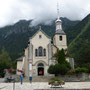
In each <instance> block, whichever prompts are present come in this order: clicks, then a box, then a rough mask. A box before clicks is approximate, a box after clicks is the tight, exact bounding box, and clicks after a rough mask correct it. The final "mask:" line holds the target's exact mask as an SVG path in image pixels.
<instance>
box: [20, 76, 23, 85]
mask: <svg viewBox="0 0 90 90" xmlns="http://www.w3.org/2000/svg"><path fill="white" fill-rule="evenodd" d="M20 82H21V84H23V75H22V74H21V75H20Z"/></svg>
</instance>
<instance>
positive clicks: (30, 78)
mask: <svg viewBox="0 0 90 90" xmlns="http://www.w3.org/2000/svg"><path fill="white" fill-rule="evenodd" d="M29 80H30V83H32V75H30V77H29Z"/></svg>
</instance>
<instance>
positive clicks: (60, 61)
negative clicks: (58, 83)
mask: <svg viewBox="0 0 90 90" xmlns="http://www.w3.org/2000/svg"><path fill="white" fill-rule="evenodd" d="M54 57H55V59H56V60H57V63H56V64H55V65H51V66H50V67H49V69H48V73H50V74H55V76H56V75H58V74H61V75H65V74H66V73H67V71H69V70H70V69H71V66H70V63H69V62H67V61H66V58H65V53H64V50H63V49H61V50H58V51H57V53H56V54H55V55H54Z"/></svg>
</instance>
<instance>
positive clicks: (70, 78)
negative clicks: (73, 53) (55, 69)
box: [58, 73, 89, 82]
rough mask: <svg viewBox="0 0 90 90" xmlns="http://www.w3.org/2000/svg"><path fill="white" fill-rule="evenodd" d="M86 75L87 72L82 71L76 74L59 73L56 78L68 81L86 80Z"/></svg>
mask: <svg viewBox="0 0 90 90" xmlns="http://www.w3.org/2000/svg"><path fill="white" fill-rule="evenodd" d="M88 76H89V74H87V73H82V74H76V75H64V76H61V75H59V76H58V78H60V79H61V80H64V81H68V82H73V81H74V82H75V81H87V80H88Z"/></svg>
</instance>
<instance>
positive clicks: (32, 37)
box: [30, 28, 51, 39]
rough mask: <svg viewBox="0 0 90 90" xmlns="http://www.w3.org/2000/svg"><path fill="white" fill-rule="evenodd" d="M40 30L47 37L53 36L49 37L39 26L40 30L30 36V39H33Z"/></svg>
mask: <svg viewBox="0 0 90 90" xmlns="http://www.w3.org/2000/svg"><path fill="white" fill-rule="evenodd" d="M39 31H41V32H42V33H43V34H44V35H45V36H46V37H47V38H49V39H51V37H49V36H48V35H47V34H46V33H45V32H44V31H43V30H42V29H41V28H39V30H38V31H37V32H36V33H35V34H34V35H33V36H32V37H30V39H32V38H33V37H34V36H35V35H36V34H37V33H38V32H39Z"/></svg>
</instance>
